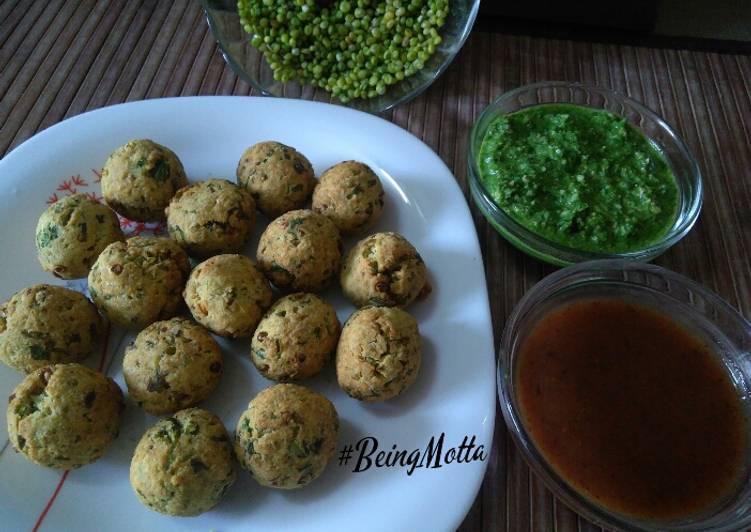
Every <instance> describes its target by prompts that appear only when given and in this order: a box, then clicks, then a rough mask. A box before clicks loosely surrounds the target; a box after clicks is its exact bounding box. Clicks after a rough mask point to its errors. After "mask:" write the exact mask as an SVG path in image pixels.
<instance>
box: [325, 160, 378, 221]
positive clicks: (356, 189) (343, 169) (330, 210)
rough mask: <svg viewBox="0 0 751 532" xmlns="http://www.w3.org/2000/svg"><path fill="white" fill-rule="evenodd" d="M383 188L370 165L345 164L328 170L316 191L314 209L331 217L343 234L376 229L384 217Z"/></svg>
mask: <svg viewBox="0 0 751 532" xmlns="http://www.w3.org/2000/svg"><path fill="white" fill-rule="evenodd" d="M383 198H384V192H383V186H382V185H381V181H380V179H378V176H377V175H376V174H375V173H374V172H373V170H371V169H370V167H369V166H367V165H366V164H363V163H360V162H357V161H344V162H341V163H338V164H335V165H334V166H332V167H331V168H329V169H328V170H326V171H325V172H324V173H323V175H322V176H321V179H320V181H319V183H318V185H316V188H315V190H314V191H313V206H312V209H313V210H314V211H316V212H317V213H319V214H323V215H324V216H326V217H328V218H329V219H330V220H331V221H332V222H334V225H336V227H337V228H338V229H339V231H340V232H341V233H342V234H345V235H352V234H357V233H361V232H363V231H365V230H366V229H368V228H369V227H372V226H373V224H375V223H376V222H377V221H378V219H379V218H380V217H381V214H383Z"/></svg>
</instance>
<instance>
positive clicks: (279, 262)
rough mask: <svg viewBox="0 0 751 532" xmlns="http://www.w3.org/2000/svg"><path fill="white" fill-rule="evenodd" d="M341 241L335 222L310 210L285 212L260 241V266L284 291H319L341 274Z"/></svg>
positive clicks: (267, 229)
mask: <svg viewBox="0 0 751 532" xmlns="http://www.w3.org/2000/svg"><path fill="white" fill-rule="evenodd" d="M341 256H342V239H341V237H340V236H339V230H338V229H337V228H336V226H335V225H334V223H333V222H332V221H331V220H329V219H328V218H326V217H325V216H323V215H321V214H318V213H316V212H313V211H311V210H308V209H300V210H296V211H290V212H287V213H284V214H283V215H281V216H280V217H279V218H277V219H276V220H274V221H273V222H271V223H270V224H269V225H268V227H267V228H266V230H265V231H264V232H263V234H262V235H261V238H260V240H259V241H258V250H257V253H256V258H257V260H258V266H259V267H260V268H261V270H263V272H264V273H265V274H266V276H267V277H268V278H269V280H270V281H271V282H272V283H274V285H276V286H277V287H278V288H280V289H282V290H291V291H300V292H316V291H318V290H321V289H322V288H324V287H325V286H326V285H327V284H328V283H329V282H330V281H331V279H332V278H333V277H334V276H335V275H336V274H337V273H338V272H339V265H340V263H341Z"/></svg>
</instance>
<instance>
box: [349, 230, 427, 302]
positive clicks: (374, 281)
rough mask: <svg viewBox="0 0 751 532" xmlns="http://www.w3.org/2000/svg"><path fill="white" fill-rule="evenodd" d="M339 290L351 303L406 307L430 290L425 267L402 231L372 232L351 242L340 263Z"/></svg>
mask: <svg viewBox="0 0 751 532" xmlns="http://www.w3.org/2000/svg"><path fill="white" fill-rule="evenodd" d="M339 280H340V282H341V285H342V291H343V292H344V295H345V296H347V297H348V298H349V299H350V300H351V301H352V302H353V303H354V304H355V305H357V306H358V307H362V306H365V305H381V306H388V307H392V306H398V307H406V306H407V305H409V304H410V303H412V302H413V301H415V299H417V298H418V297H421V296H422V297H424V296H426V295H427V294H429V293H430V285H428V283H427V269H426V267H425V263H424V262H423V260H422V257H421V256H420V254H419V253H418V252H417V250H416V249H415V247H414V246H413V245H412V244H411V243H410V242H409V241H408V240H407V239H406V238H404V237H403V236H402V235H400V234H398V233H393V232H385V233H376V234H374V235H370V236H368V237H366V238H364V239H363V240H361V241H359V242H358V243H357V244H355V247H353V248H352V249H351V250H350V251H349V253H347V256H346V257H345V258H344V262H343V263H342V271H341V274H340V276H339Z"/></svg>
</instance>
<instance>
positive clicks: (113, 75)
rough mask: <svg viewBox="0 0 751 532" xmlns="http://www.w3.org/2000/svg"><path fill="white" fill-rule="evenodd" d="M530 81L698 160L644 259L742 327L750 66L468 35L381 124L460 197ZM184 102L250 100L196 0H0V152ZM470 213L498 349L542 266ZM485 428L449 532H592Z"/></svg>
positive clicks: (750, 186) (748, 273) (746, 308)
mask: <svg viewBox="0 0 751 532" xmlns="http://www.w3.org/2000/svg"><path fill="white" fill-rule="evenodd" d="M543 80H569V81H581V82H585V83H591V84H597V85H602V86H606V87H611V88H613V89H616V90H618V91H621V92H623V93H626V94H628V95H630V96H632V97H634V98H636V99H638V100H640V101H642V102H644V103H645V104H646V105H647V106H649V107H650V108H652V109H654V110H655V111H657V112H658V113H659V114H660V115H661V116H663V117H664V118H665V119H666V120H667V122H668V123H670V124H672V125H673V126H674V127H675V128H676V129H677V131H678V132H679V134H680V135H681V136H682V137H683V138H684V139H685V140H686V142H687V143H688V145H689V147H690V148H691V150H692V151H693V152H694V154H695V155H696V157H697V159H698V160H699V164H700V166H701V169H702V172H703V175H704V184H705V186H706V197H705V203H704V209H703V211H702V214H701V217H700V219H699V222H698V223H697V225H696V227H695V228H694V229H693V231H692V232H691V233H690V234H689V235H688V236H687V237H686V238H685V239H684V240H683V241H682V242H680V243H679V244H678V245H677V246H675V247H674V248H673V249H671V250H670V251H669V252H668V253H666V254H665V255H664V256H662V257H660V258H659V259H658V260H656V261H655V262H656V263H657V264H660V265H662V266H665V267H668V268H670V269H672V270H675V271H678V272H680V273H683V274H685V275H687V276H689V277H691V278H693V279H695V280H697V281H699V282H700V283H703V284H705V285H706V286H708V287H709V288H711V289H712V290H715V291H716V292H717V293H719V294H720V295H721V296H722V297H723V298H725V299H727V300H728V301H729V302H730V303H731V304H732V305H734V306H735V307H737V308H739V309H740V310H741V311H742V312H743V313H744V314H745V315H746V316H751V297H749V288H750V287H749V285H750V284H751V261H750V258H751V255H749V249H750V248H751V208H749V207H750V206H751V133H750V130H751V57H749V56H744V55H719V54H714V53H704V52H696V51H686V50H676V49H654V48H644V47H634V46H625V45H615V44H595V43H589V42H584V41H570V40H552V39H546V38H537V37H535V38H532V37H527V36H518V35H505V34H490V33H482V32H478V31H476V32H474V33H473V34H472V36H471V37H470V39H469V41H468V42H467V44H466V45H465V47H464V49H463V50H462V52H461V53H460V54H459V56H458V57H457V58H456V60H455V61H454V63H453V64H452V66H451V67H450V68H449V69H448V71H447V72H446V73H445V74H444V75H443V76H442V77H441V78H440V79H439V80H438V81H437V82H436V83H435V84H434V85H433V86H432V87H431V88H430V89H429V90H428V91H427V92H425V93H424V94H423V95H422V96H420V97H419V98H417V99H415V100H413V101H412V102H409V103H407V104H404V105H402V106H400V107H398V108H397V109H395V110H393V111H392V112H389V113H387V114H386V115H385V117H386V118H387V119H388V120H391V121H392V122H394V123H395V124H397V125H399V126H401V127H403V128H405V129H407V130H409V131H410V132H412V133H413V134H415V135H416V136H417V137H419V138H420V139H422V140H423V141H424V142H425V143H426V144H427V145H428V146H430V147H431V148H432V149H433V150H435V151H436V152H437V153H438V154H439V155H440V157H441V158H442V159H443V160H444V161H445V162H446V164H447V165H448V166H449V167H450V168H451V169H452V170H453V172H454V175H455V176H456V178H457V180H458V182H459V183H460V184H461V186H462V188H463V190H464V191H465V194H467V183H466V150H467V136H468V132H469V129H470V127H471V125H472V123H473V121H474V120H475V119H476V118H477V116H478V115H479V113H480V112H481V111H482V109H483V108H484V107H485V106H486V105H487V104H488V103H489V102H490V101H491V99H493V98H495V97H496V96H498V95H500V94H501V93H502V92H504V91H506V90H509V89H511V88H514V87H517V86H519V85H522V84H526V83H531V82H535V81H543ZM197 94H238V95H248V94H253V91H252V90H251V88H250V87H249V86H248V85H247V84H246V83H244V82H242V81H240V80H239V79H238V78H237V76H236V75H235V74H234V73H233V72H232V71H231V70H230V69H229V67H227V65H226V64H225V63H224V60H223V59H222V57H221V55H220V53H219V51H218V49H217V45H216V43H215V41H214V38H213V37H212V35H211V33H210V32H209V30H208V26H207V24H206V21H205V19H204V16H203V14H202V12H201V10H200V8H199V6H198V3H197V2H194V1H188V0H178V1H175V2H172V1H166V0H164V1H157V0H116V1H104V0H101V1H96V0H75V1H74V0H69V1H65V0H34V1H32V0H2V1H0V124H2V126H1V127H0V154H5V153H7V152H8V151H9V150H11V149H12V148H13V147H15V146H17V145H18V144H20V143H21V142H23V141H24V140H26V139H28V138H29V137H30V136H32V135H34V134H35V133H36V132H38V131H40V130H42V129H45V128H46V127H49V126H51V125H52V124H55V123H57V122H59V121H61V120H63V119H65V118H68V117H70V116H73V115H77V114H79V113H82V112H84V111H88V110H91V109H96V108H98V107H103V106H106V105H111V104H115V103H120V102H125V101H133V100H141V99H145V98H158V97H163V96H182V95H197ZM467 197H469V196H468V195H467ZM470 205H472V204H471V203H470ZM472 213H473V216H474V220H475V224H476V227H477V233H478V235H479V239H480V244H481V246H482V251H483V256H484V259H485V271H486V275H487V281H488V288H489V291H490V305H491V309H492V314H493V328H494V331H495V341H496V344H497V341H498V339H499V337H500V333H501V331H502V328H503V324H504V321H505V319H506V317H507V316H508V315H509V313H510V312H511V309H512V308H513V306H514V304H515V303H516V302H517V301H519V299H520V298H521V296H522V295H523V294H524V293H525V291H526V290H527V289H528V288H529V287H531V286H532V285H533V284H534V283H535V282H537V281H538V280H539V279H541V278H542V277H543V276H544V275H546V274H548V273H550V272H551V271H552V268H551V267H549V266H546V265H544V264H542V263H540V262H538V261H536V260H534V259H531V258H529V257H527V256H525V255H524V254H522V253H521V252H519V251H517V250H516V249H515V248H513V247H511V246H510V245H509V244H508V243H506V241H505V240H503V239H502V238H500V237H499V236H498V234H497V233H496V232H495V231H494V230H493V229H492V228H491V227H490V226H489V225H488V224H487V223H486V222H485V220H484V219H483V218H482V216H481V215H480V214H479V213H478V211H477V209H475V208H474V206H473V205H472ZM497 419H498V425H497V428H496V431H495V438H494V444H493V450H492V454H491V456H490V458H489V464H488V472H487V475H486V478H485V482H484V484H483V487H482V490H481V492H480V493H479V495H478V497H477V500H476V502H475V504H474V506H473V507H472V509H471V511H470V512H469V514H468V515H467V518H466V520H465V521H464V524H463V525H462V527H461V530H472V531H476V530H483V531H501V530H507V531H513V532H520V531H525V530H557V531H567V530H598V529H599V527H595V526H594V525H592V524H590V523H588V522H587V521H585V520H584V519H583V518H579V517H578V516H577V515H576V514H575V513H573V512H572V511H570V510H569V509H567V508H566V507H565V506H564V505H563V504H561V503H560V502H559V501H557V500H556V499H555V498H554V497H552V496H551V494H550V493H549V492H548V491H547V490H546V489H545V488H544V487H543V485H542V483H541V482H540V481H539V479H537V478H536V477H535V476H534V475H532V474H530V472H529V469H528V468H527V466H526V465H525V463H524V462H523V460H522V459H521V456H520V454H519V453H518V452H517V450H516V449H515V447H514V445H513V443H512V442H511V440H510V439H509V436H508V434H507V432H506V429H505V427H504V425H503V421H502V417H501V414H500V411H499V412H498V418H497Z"/></svg>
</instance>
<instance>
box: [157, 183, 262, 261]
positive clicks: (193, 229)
mask: <svg viewBox="0 0 751 532" xmlns="http://www.w3.org/2000/svg"><path fill="white" fill-rule="evenodd" d="M255 211H256V207H255V201H253V196H251V195H250V192H248V191H247V190H245V189H244V188H241V187H238V186H237V185H235V184H234V183H230V182H229V181H227V180H226V179H208V180H206V181H200V182H198V183H195V184H193V185H189V186H187V187H183V188H181V189H180V190H178V191H177V192H176V193H175V195H174V197H173V198H172V201H170V204H169V207H167V211H166V213H167V230H168V231H169V235H170V237H172V239H173V240H175V242H177V243H178V244H180V245H181V246H182V247H183V248H184V249H185V250H186V251H187V252H188V254H189V255H192V256H195V257H210V256H211V255H216V254H219V253H236V252H238V251H240V249H242V247H243V244H245V242H246V241H247V239H248V237H249V236H250V232H251V230H252V229H253V224H254V223H255Z"/></svg>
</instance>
